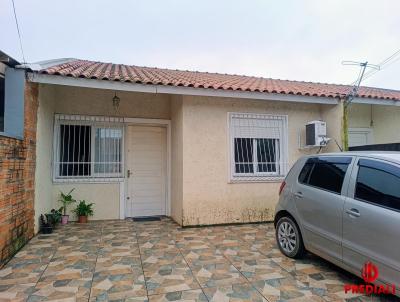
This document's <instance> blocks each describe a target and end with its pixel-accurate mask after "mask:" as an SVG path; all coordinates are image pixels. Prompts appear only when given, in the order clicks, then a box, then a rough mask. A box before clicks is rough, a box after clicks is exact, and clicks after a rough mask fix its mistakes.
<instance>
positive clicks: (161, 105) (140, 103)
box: [55, 86, 171, 119]
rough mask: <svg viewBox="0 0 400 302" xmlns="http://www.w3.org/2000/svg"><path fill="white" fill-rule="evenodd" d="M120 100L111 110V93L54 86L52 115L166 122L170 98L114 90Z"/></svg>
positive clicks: (112, 94)
mask: <svg viewBox="0 0 400 302" xmlns="http://www.w3.org/2000/svg"><path fill="white" fill-rule="evenodd" d="M117 95H118V97H119V98H120V99H121V102H120V105H119V108H118V109H117V110H114V108H113V106H112V98H113V97H114V91H112V90H102V89H90V88H79V87H68V86H57V89H56V98H57V99H56V107H55V110H56V113H65V114H87V115H103V116H123V117H138V118H157V119H170V117H171V114H170V96H169V95H166V94H151V93H138V92H125V91H118V92H117Z"/></svg>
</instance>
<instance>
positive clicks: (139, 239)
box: [0, 219, 395, 302]
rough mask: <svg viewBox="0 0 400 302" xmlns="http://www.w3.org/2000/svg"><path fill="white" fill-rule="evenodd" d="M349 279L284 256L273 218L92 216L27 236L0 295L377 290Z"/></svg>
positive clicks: (135, 296) (313, 261) (314, 261)
mask: <svg viewBox="0 0 400 302" xmlns="http://www.w3.org/2000/svg"><path fill="white" fill-rule="evenodd" d="M354 282H359V280H358V279H357V278H355V277H353V276H351V275H350V274H347V273H345V272H343V271H342V270H340V269H338V268H336V267H335V266H333V265H331V264H329V263H327V262H325V261H323V260H321V259H320V258H318V257H315V256H312V255H309V256H308V257H307V258H305V259H304V260H296V261H294V260H291V259H288V258H286V257H284V256H282V254H281V253H280V252H279V250H278V249H277V247H276V245H275V240H274V229H273V225H272V224H253V225H238V226H223V227H222V226H221V227H204V228H186V229H181V228H180V227H179V226H177V225H176V224H175V223H173V222H172V221H170V220H169V219H164V220H162V221H161V222H132V221H97V222H91V223H89V224H87V225H79V224H70V225H68V226H66V227H59V228H58V229H57V230H56V231H55V232H54V233H53V234H51V235H39V236H37V237H35V238H34V239H32V240H31V242H30V243H29V244H28V245H27V246H25V247H24V248H23V249H22V250H21V251H20V252H19V253H18V254H17V255H16V257H14V258H13V259H12V260H11V262H9V263H8V264H7V266H6V267H5V268H4V269H3V270H1V271H0V301H25V300H27V301H222V302H223V301H343V300H345V299H347V300H348V301H378V300H379V298H378V297H356V296H351V295H347V296H346V295H345V294H344V292H343V284H344V283H354ZM381 299H382V298H381ZM393 299H395V297H392V296H390V297H387V298H386V300H387V301H393Z"/></svg>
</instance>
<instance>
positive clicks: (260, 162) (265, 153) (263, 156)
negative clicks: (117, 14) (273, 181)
mask: <svg viewBox="0 0 400 302" xmlns="http://www.w3.org/2000/svg"><path fill="white" fill-rule="evenodd" d="M256 143H257V171H258V172H276V171H277V164H276V162H277V157H278V156H277V155H278V154H279V150H278V147H277V146H278V144H279V141H278V140H277V139H270V138H258V139H257V140H256Z"/></svg>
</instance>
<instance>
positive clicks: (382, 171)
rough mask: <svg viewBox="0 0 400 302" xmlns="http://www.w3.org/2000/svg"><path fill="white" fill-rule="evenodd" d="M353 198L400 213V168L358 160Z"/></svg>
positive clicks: (367, 160) (377, 162) (373, 161)
mask: <svg viewBox="0 0 400 302" xmlns="http://www.w3.org/2000/svg"><path fill="white" fill-rule="evenodd" d="M358 166H359V168H358V175H357V182H356V188H355V194H354V198H355V199H358V200H363V201H367V202H370V203H373V204H376V205H379V206H382V207H386V208H390V209H394V210H397V211H400V168H398V167H396V166H394V165H391V164H387V163H384V162H380V161H375V160H370V159H360V160H359V161H358Z"/></svg>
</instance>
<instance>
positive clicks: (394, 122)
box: [349, 104, 400, 144]
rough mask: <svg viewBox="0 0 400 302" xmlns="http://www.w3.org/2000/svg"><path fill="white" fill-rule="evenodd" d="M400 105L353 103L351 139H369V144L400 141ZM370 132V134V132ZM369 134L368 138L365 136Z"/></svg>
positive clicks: (350, 111)
mask: <svg viewBox="0 0 400 302" xmlns="http://www.w3.org/2000/svg"><path fill="white" fill-rule="evenodd" d="M399 128H400V107H399V106H389V105H370V104H351V105H350V110H349V140H351V136H352V135H353V137H354V140H355V141H357V142H358V141H363V140H367V143H369V144H387V143H398V142H400V131H399ZM368 133H369V134H368ZM363 136H367V138H363Z"/></svg>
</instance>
